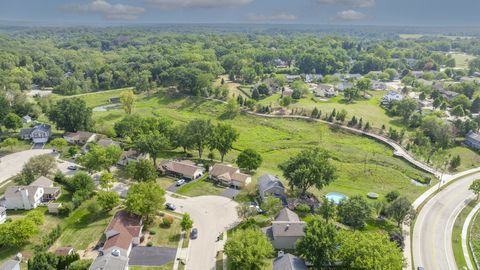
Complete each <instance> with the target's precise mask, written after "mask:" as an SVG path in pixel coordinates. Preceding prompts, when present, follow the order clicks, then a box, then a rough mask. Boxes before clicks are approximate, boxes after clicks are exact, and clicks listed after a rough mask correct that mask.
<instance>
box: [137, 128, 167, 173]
mask: <svg viewBox="0 0 480 270" xmlns="http://www.w3.org/2000/svg"><path fill="white" fill-rule="evenodd" d="M135 147H136V148H137V149H138V150H139V151H140V152H141V153H145V154H149V155H150V158H151V159H152V160H153V165H154V166H155V167H157V158H158V156H159V155H160V154H161V153H162V152H163V151H165V150H168V149H170V148H171V145H170V141H169V139H168V138H167V136H165V135H164V134H162V133H160V132H159V131H153V132H149V133H147V134H141V135H140V136H138V138H136V139H135Z"/></svg>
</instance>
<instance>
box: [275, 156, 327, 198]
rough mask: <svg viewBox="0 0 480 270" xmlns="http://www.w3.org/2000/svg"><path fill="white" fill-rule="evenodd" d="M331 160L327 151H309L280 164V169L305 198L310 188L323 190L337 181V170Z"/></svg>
mask: <svg viewBox="0 0 480 270" xmlns="http://www.w3.org/2000/svg"><path fill="white" fill-rule="evenodd" d="M329 160H330V155H329V154H328V152H327V151H325V150H321V149H319V148H315V149H308V150H303V151H302V152H300V153H299V154H298V155H296V156H294V157H291V158H290V159H289V160H287V161H286V162H285V163H283V164H280V166H279V168H280V169H281V170H282V171H283V176H284V177H285V178H286V179H287V181H288V183H289V185H290V187H291V188H292V189H298V190H300V194H301V195H302V196H304V195H305V194H306V192H307V190H308V189H309V188H310V187H312V186H315V187H316V188H318V189H319V190H321V189H322V188H323V187H325V186H328V185H329V184H330V183H331V182H332V181H333V180H335V178H336V175H335V172H336V169H335V167H334V166H333V165H332V164H331V163H330V161H329Z"/></svg>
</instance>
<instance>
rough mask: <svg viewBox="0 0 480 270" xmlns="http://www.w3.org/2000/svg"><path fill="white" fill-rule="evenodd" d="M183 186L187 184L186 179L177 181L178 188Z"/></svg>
mask: <svg viewBox="0 0 480 270" xmlns="http://www.w3.org/2000/svg"><path fill="white" fill-rule="evenodd" d="M183 184H185V179H179V180H178V181H177V187H178V186H181V185H183Z"/></svg>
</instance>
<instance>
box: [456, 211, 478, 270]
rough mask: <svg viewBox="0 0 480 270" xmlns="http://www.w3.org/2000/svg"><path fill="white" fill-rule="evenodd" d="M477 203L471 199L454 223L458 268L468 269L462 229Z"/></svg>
mask: <svg viewBox="0 0 480 270" xmlns="http://www.w3.org/2000/svg"><path fill="white" fill-rule="evenodd" d="M476 204H477V202H476V201H471V202H470V203H469V204H468V205H467V206H466V207H465V208H464V209H463V210H462V212H460V214H459V215H458V217H457V219H456V220H455V223H454V224H453V230H452V248H453V254H454V256H455V262H456V263H457V267H458V269H467V263H466V261H465V257H464V256H463V249H462V229H463V224H464V223H465V219H466V218H467V216H468V214H469V213H470V211H472V209H473V207H475V205H476Z"/></svg>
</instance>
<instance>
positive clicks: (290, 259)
mask: <svg viewBox="0 0 480 270" xmlns="http://www.w3.org/2000/svg"><path fill="white" fill-rule="evenodd" d="M273 270H307V265H306V264H305V262H304V261H303V260H302V259H300V258H299V257H297V256H295V255H292V254H290V253H287V254H284V253H283V251H280V252H278V257H277V258H275V259H274V260H273Z"/></svg>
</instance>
